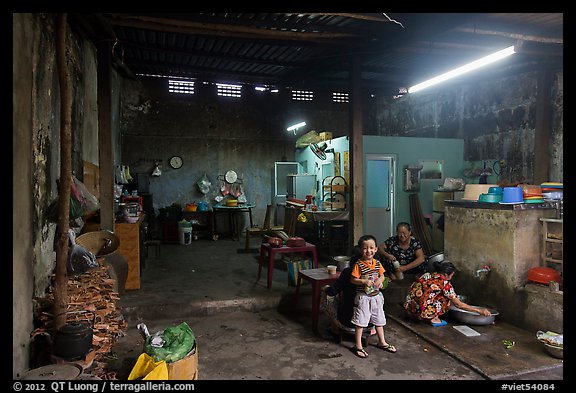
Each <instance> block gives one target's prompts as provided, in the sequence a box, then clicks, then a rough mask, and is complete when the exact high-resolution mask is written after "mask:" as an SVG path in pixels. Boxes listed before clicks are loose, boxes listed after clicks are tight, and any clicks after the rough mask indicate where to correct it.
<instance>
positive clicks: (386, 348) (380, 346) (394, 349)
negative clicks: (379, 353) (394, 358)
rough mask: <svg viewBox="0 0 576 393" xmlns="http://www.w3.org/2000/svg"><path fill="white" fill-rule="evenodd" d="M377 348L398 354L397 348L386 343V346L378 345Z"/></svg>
mask: <svg viewBox="0 0 576 393" xmlns="http://www.w3.org/2000/svg"><path fill="white" fill-rule="evenodd" d="M376 348H378V349H383V350H385V351H388V352H390V353H396V347H395V346H394V345H392V344H388V343H386V344H385V345H380V344H376Z"/></svg>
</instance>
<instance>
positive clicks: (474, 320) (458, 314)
mask: <svg viewBox="0 0 576 393" xmlns="http://www.w3.org/2000/svg"><path fill="white" fill-rule="evenodd" d="M472 307H480V306H472ZM488 310H490V313H491V315H490V316H489V317H485V316H484V315H480V314H478V313H475V312H472V311H466V310H462V309H460V308H458V307H456V306H455V305H453V304H452V305H450V315H451V316H452V318H454V319H455V320H456V321H458V322H461V323H465V324H467V325H490V324H491V323H493V322H494V320H495V319H496V315H498V314H499V312H498V311H496V310H494V309H491V308H489V309H488Z"/></svg>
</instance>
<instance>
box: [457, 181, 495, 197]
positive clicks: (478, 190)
mask: <svg viewBox="0 0 576 393" xmlns="http://www.w3.org/2000/svg"><path fill="white" fill-rule="evenodd" d="M496 186H497V184H466V187H465V188H464V196H463V197H462V199H464V200H467V201H477V200H478V197H479V196H480V194H483V193H486V192H488V190H489V189H490V187H496Z"/></svg>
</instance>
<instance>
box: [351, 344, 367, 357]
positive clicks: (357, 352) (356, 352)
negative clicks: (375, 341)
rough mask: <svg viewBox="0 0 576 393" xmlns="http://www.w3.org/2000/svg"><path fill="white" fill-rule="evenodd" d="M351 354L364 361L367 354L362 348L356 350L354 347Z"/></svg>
mask: <svg viewBox="0 0 576 393" xmlns="http://www.w3.org/2000/svg"><path fill="white" fill-rule="evenodd" d="M352 352H354V355H356V356H358V357H359V358H362V359H366V358H367V357H368V352H366V350H365V349H364V348H358V347H356V346H354V347H352Z"/></svg>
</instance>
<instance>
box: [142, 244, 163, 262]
mask: <svg viewBox="0 0 576 393" xmlns="http://www.w3.org/2000/svg"><path fill="white" fill-rule="evenodd" d="M160 243H161V241H160V240H145V241H144V247H146V257H148V256H149V255H150V253H149V247H150V246H153V247H155V249H154V257H155V258H158V257H160Z"/></svg>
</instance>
